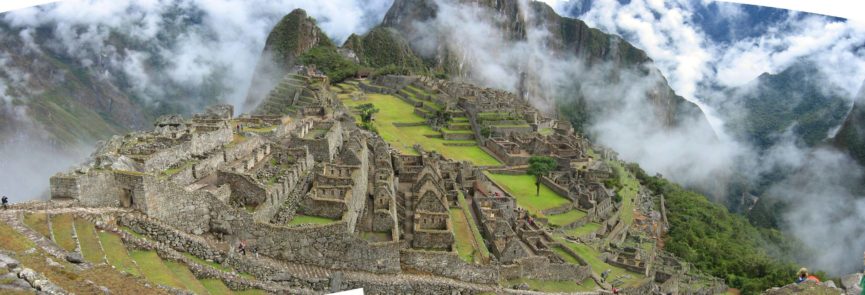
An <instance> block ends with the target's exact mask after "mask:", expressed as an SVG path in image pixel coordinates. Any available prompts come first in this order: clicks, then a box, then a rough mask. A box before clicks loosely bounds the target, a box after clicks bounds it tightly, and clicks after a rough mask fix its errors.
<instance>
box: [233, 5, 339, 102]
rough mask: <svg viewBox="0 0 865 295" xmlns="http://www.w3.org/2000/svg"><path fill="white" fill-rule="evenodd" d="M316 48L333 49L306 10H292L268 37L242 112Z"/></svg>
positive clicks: (264, 94) (258, 100)
mask: <svg viewBox="0 0 865 295" xmlns="http://www.w3.org/2000/svg"><path fill="white" fill-rule="evenodd" d="M318 46H325V47H335V46H334V44H333V42H332V41H331V40H330V39H329V38H328V37H327V35H326V34H325V33H324V32H322V31H321V29H320V28H319V27H318V26H317V25H316V23H315V19H313V18H312V17H309V16H308V15H307V14H306V11H305V10H303V9H295V10H293V11H292V12H291V13H289V14H287V15H286V16H285V17H283V18H282V20H280V21H279V23H277V24H276V26H275V27H274V28H273V30H271V31H270V34H269V35H268V36H267V41H266V42H265V45H264V50H263V52H262V54H261V58H260V59H259V60H258V64H257V65H256V67H255V73H254V74H253V77H252V83H251V85H250V86H249V91H248V92H247V97H246V102H245V103H244V105H243V110H252V109H253V108H254V107H255V105H256V104H257V103H258V102H260V101H261V100H262V99H263V98H264V97H265V96H266V95H267V93H269V92H270V90H271V89H273V87H275V86H276V84H278V83H279V81H280V79H282V76H283V75H285V73H286V71H287V70H288V69H289V68H291V67H292V66H294V65H295V64H296V63H297V59H298V58H299V57H300V56H301V55H302V54H304V53H306V52H307V51H309V50H310V49H313V48H315V47H318Z"/></svg>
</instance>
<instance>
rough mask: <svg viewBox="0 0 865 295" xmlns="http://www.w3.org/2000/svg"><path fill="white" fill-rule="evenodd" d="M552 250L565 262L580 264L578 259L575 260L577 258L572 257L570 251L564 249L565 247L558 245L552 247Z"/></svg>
mask: <svg viewBox="0 0 865 295" xmlns="http://www.w3.org/2000/svg"><path fill="white" fill-rule="evenodd" d="M553 252H556V255H559V257H561V258H562V259H564V260H565V262H567V263H570V264H574V265H579V264H580V261H579V260H577V258H576V257H574V255H571V253H568V252H567V251H565V249H562V247H559V246H555V247H553Z"/></svg>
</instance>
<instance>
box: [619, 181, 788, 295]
mask: <svg viewBox="0 0 865 295" xmlns="http://www.w3.org/2000/svg"><path fill="white" fill-rule="evenodd" d="M629 168H630V170H632V171H634V172H635V174H636V175H637V177H638V179H639V180H640V182H642V183H643V185H645V186H647V187H648V188H649V189H651V190H652V191H654V192H655V193H658V194H663V195H664V197H665V201H666V202H665V205H666V209H667V219H668V221H669V223H670V230H669V232H668V233H667V234H668V236H667V237H666V239H665V245H666V246H665V250H667V251H669V252H671V253H673V254H675V255H676V256H678V257H680V258H682V259H684V260H685V261H687V262H689V263H691V264H693V265H694V266H695V267H696V268H697V269H699V270H701V271H703V272H706V273H708V274H710V275H712V276H716V277H719V278H723V279H725V280H726V282H727V284H728V285H730V287H733V288H738V289H741V290H742V291H743V293H745V294H753V293H759V292H761V291H763V290H766V289H768V288H771V287H773V286H783V285H786V284H788V283H790V282H791V280H792V279H793V278H794V277H795V272H796V269H797V267H796V266H795V265H793V264H791V263H789V262H784V261H781V260H779V259H777V257H792V255H791V254H792V253H793V249H795V248H796V247H795V245H794V242H793V241H791V240H788V239H787V238H786V237H785V236H784V235H783V234H781V233H780V232H779V231H777V230H770V229H764V228H758V227H754V226H753V225H751V224H750V223H748V220H747V219H745V218H744V217H742V216H739V215H736V214H733V213H730V212H729V211H727V209H726V208H724V207H723V206H722V205H719V204H715V203H712V202H711V201H709V200H708V199H707V198H706V197H705V196H703V195H700V194H698V193H695V192H692V191H689V190H687V189H684V188H682V187H681V186H679V185H677V184H674V183H671V182H669V181H668V180H666V179H663V178H659V177H653V176H649V175H647V174H646V173H645V172H644V171H642V170H641V169H640V168H639V167H637V166H636V165H632V166H630V167H629Z"/></svg>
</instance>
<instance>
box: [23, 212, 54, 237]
mask: <svg viewBox="0 0 865 295" xmlns="http://www.w3.org/2000/svg"><path fill="white" fill-rule="evenodd" d="M47 216H48V215H47V214H45V213H24V224H26V225H27V227H29V228H30V229H32V230H35V231H36V232H38V233H40V234H42V235H43V236H46V237H48V238H51V230H50V229H49V228H48V217H47Z"/></svg>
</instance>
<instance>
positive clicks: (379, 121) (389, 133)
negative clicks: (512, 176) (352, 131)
mask: <svg viewBox="0 0 865 295" xmlns="http://www.w3.org/2000/svg"><path fill="white" fill-rule="evenodd" d="M366 97H367V99H363V100H357V101H353V100H351V99H349V98H344V99H342V102H343V103H344V104H345V105H346V106H347V107H349V108H354V107H357V106H358V105H361V104H365V103H372V104H374V105H375V106H376V107H377V108H378V109H380V110H381V111H380V112H379V113H378V114H376V117H375V121H373V124H374V125H375V127H376V128H377V129H378V133H379V134H380V135H381V137H382V138H383V139H384V140H385V141H387V142H388V143H390V144H391V145H392V146H393V147H394V148H396V149H398V150H399V151H400V152H401V153H402V154H407V155H416V154H417V151H415V150H414V148H413V146H414V145H415V144H419V145H421V146H422V147H423V148H424V149H425V150H428V151H436V152H438V153H440V154H442V155H444V156H445V157H448V158H450V159H453V160H457V161H463V160H465V161H470V162H472V163H474V164H475V165H480V166H496V165H501V163H500V162H499V161H497V160H496V159H495V158H493V157H492V156H490V155H489V154H487V153H486V152H485V151H484V150H482V149H481V148H480V147H478V146H477V145H473V146H449V145H445V143H449V142H451V141H446V140H444V139H441V138H427V137H425V136H424V134H436V133H438V132H436V131H435V130H432V128H430V127H429V126H415V127H396V126H393V124H392V123H393V122H405V123H414V122H426V120H425V119H424V118H421V117H420V116H418V115H416V114H414V107H413V106H411V105H410V104H408V103H406V102H405V101H403V100H401V99H399V98H397V97H395V96H393V95H383V94H375V93H370V94H367V95H366ZM356 118H357V120H358V121H360V119H359V117H357V115H356Z"/></svg>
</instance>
